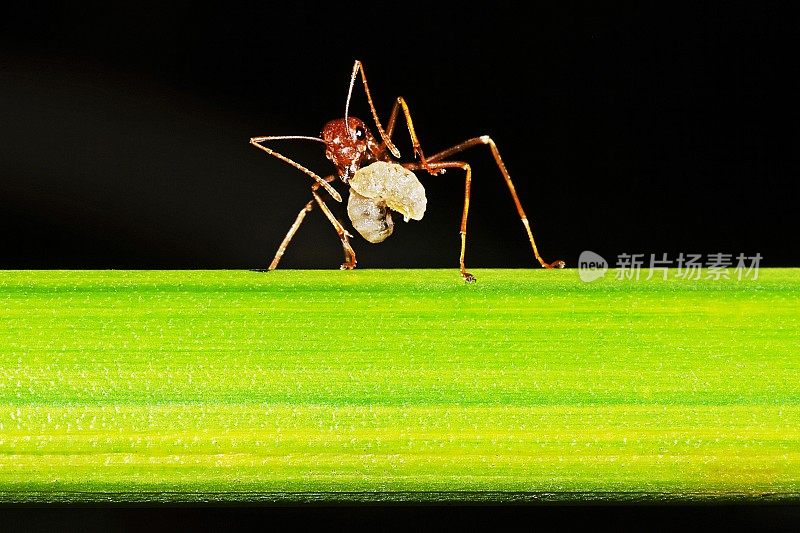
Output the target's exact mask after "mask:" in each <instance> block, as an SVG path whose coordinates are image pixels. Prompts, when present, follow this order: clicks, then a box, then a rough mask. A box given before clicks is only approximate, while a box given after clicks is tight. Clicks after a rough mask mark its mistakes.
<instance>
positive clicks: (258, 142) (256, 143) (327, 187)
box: [250, 135, 342, 202]
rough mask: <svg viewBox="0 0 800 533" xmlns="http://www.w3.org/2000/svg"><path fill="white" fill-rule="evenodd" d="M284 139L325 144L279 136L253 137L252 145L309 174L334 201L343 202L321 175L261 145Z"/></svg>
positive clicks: (299, 137)
mask: <svg viewBox="0 0 800 533" xmlns="http://www.w3.org/2000/svg"><path fill="white" fill-rule="evenodd" d="M282 139H309V140H317V141H320V142H323V141H322V140H321V139H317V138H316V137H301V136H285V135H279V136H274V137H253V138H251V139H250V144H252V145H253V146H255V147H256V148H258V149H260V150H263V151H264V152H266V153H268V154H269V155H271V156H273V157H275V158H277V159H280V160H281V161H283V162H284V163H288V164H289V165H291V166H293V167H294V168H296V169H297V170H299V171H300V172H303V173H305V174H307V175H308V176H311V178H313V179H314V181H316V182H317V183H316V185H318V186H320V187H323V188H324V189H325V190H326V191H327V192H328V194H330V195H331V196H332V197H333V199H334V200H336V201H337V202H341V201H342V197H341V196H340V195H339V193H338V192H336V189H334V188H333V187H331V186H330V185H329V184H328V183H327V182H326V181H325V180H323V179H322V178H321V177H319V175H317V174H316V173H314V172H312V171H311V170H309V169H307V168H306V167H304V166H303V165H301V164H300V163H298V162H296V161H293V160H291V159H289V158H288V157H286V156H285V155H281V154H279V153H278V152H276V151H275V150H273V149H271V148H267V147H266V146H264V145H262V144H261V143H262V142H264V141H272V140H282Z"/></svg>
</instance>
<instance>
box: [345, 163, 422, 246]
mask: <svg viewBox="0 0 800 533" xmlns="http://www.w3.org/2000/svg"><path fill="white" fill-rule="evenodd" d="M348 184H349V185H350V198H349V199H348V202H347V214H348V215H349V216H350V221H351V222H352V223H353V227H354V228H355V229H356V231H358V232H359V233H360V234H361V236H362V237H364V238H365V239H366V240H368V241H369V242H373V243H377V242H381V241H383V240H384V239H386V238H387V237H388V236H389V235H391V234H392V230H393V229H394V223H393V222H392V217H391V213H390V212H389V210H388V209H387V207H388V208H389V209H392V210H393V211H397V212H398V213H400V214H402V215H403V219H404V220H405V221H406V222H408V221H409V219H414V220H420V219H422V217H423V216H424V215H425V208H426V207H427V204H428V199H427V198H426V197H425V188H424V187H423V186H422V183H420V181H419V179H417V176H415V175H414V173H413V172H411V171H410V170H408V169H406V168H404V167H402V166H400V165H398V164H397V163H386V162H383V161H378V162H377V163H372V164H371V165H369V166H366V167H363V168H361V169H359V170H358V172H356V173H355V175H354V176H353V177H352V178H351V179H350V181H349V182H348Z"/></svg>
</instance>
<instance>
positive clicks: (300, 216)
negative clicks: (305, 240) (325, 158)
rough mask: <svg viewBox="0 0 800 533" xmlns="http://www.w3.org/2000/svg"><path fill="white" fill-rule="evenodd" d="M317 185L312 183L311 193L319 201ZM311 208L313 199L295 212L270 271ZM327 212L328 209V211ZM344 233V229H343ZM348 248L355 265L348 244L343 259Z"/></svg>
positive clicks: (353, 256)
mask: <svg viewBox="0 0 800 533" xmlns="http://www.w3.org/2000/svg"><path fill="white" fill-rule="evenodd" d="M335 179H336V176H328V177H326V178H325V180H324V181H325V182H326V183H330V182H331V181H333V180H335ZM319 187H320V185H319V184H318V183H315V184H314V185H312V186H311V194H313V195H314V196H315V197H316V198H317V199H319V200H320V201H321V198H319V197H318V195H316V194H315V193H316V191H317V190H318V189H319ZM325 207H326V208H327V206H325ZM313 208H314V200H311V201H310V202H308V203H307V204H306V205H305V206H303V209H301V210H300V212H299V213H298V214H297V218H296V219H295V221H294V223H293V224H292V226H291V227H290V228H289V231H288V232H287V233H286V237H284V238H283V241H282V242H281V245H280V246H279V247H278V251H277V252H276V253H275V257H274V258H273V259H272V263H270V265H269V268H268V269H267V270H270V271H271V270H275V269H276V268H277V267H278V263H279V262H280V260H281V258H282V257H283V254H284V252H285V251H286V248H287V247H288V246H289V242H291V240H292V237H294V234H295V233H297V230H298V228H299V227H300V224H302V223H303V220H304V219H305V218H306V214H308V213H310V212H311V210H312V209H313ZM329 212H330V211H328V213H329ZM326 215H327V214H326ZM334 220H335V219H334ZM334 227H336V226H335V225H334ZM337 232H338V228H337ZM345 233H346V231H345ZM345 240H346V237H345ZM348 249H349V252H350V254H351V255H352V263H353V266H355V254H354V253H352V252H353V249H352V248H351V247H350V245H349V244H347V246H346V247H345V260H347V254H348Z"/></svg>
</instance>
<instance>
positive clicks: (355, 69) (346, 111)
mask: <svg viewBox="0 0 800 533" xmlns="http://www.w3.org/2000/svg"><path fill="white" fill-rule="evenodd" d="M359 69H360V70H361V81H362V82H363V83H364V93H365V94H366V95H367V102H368V103H369V109H370V111H371V112H372V118H373V120H375V125H376V126H377V127H378V134H379V135H380V136H381V139H383V142H384V143H386V147H387V148H388V149H389V151H390V152H392V155H393V156H395V157H398V158H399V157H400V150H398V149H397V147H396V146H395V145H394V143H392V140H391V139H390V138H389V136H388V135H386V132H385V131H384V130H383V126H382V125H381V119H379V118H378V112H377V111H375V104H373V103H372V95H371V94H370V93H369V85H367V75H366V74H364V66H363V65H362V64H361V61H359V60H358V59H356V62H355V63H354V64H353V73H352V74H351V75H350V88H349V89H348V90H347V103H345V105H344V123H345V126H346V127H347V131H348V132H349V133H350V138H351V139H352V140H353V141H355V140H356V134H355V131H353V129H352V128H350V123H349V122H348V120H347V118H348V117H349V116H350V97H351V96H352V95H353V87H354V86H355V84H356V76H357V75H358V71H359Z"/></svg>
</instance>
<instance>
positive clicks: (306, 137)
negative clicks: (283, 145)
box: [264, 135, 328, 144]
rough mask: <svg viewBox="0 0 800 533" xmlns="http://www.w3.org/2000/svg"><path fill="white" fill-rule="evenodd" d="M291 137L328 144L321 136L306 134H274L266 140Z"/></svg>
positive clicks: (289, 138) (280, 139)
mask: <svg viewBox="0 0 800 533" xmlns="http://www.w3.org/2000/svg"><path fill="white" fill-rule="evenodd" d="M291 139H297V140H301V141H317V142H321V143H322V144H328V143H326V142H325V141H324V140H323V139H320V138H319V137H308V136H306V135H274V136H271V137H269V138H268V139H267V138H264V140H270V141H285V140H291Z"/></svg>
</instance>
